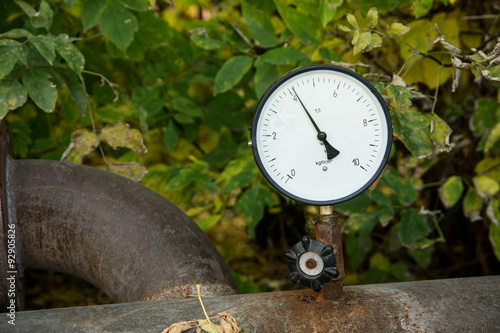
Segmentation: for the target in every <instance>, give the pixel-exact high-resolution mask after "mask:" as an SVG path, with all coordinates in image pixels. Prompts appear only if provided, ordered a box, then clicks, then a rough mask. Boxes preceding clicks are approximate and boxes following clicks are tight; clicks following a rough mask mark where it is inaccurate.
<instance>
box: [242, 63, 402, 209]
mask: <svg viewBox="0 0 500 333" xmlns="http://www.w3.org/2000/svg"><path fill="white" fill-rule="evenodd" d="M251 136H252V141H251V142H252V149H253V153H254V157H255V160H256V162H257V165H258V167H259V169H260V171H261V172H262V174H263V175H264V176H265V177H266V179H267V180H268V181H269V183H271V184H272V185H273V186H274V187H275V188H276V189H277V190H278V191H280V192H281V193H283V194H284V195H286V196H288V197H289V198H291V199H294V200H297V201H300V202H303V203H307V204H312V205H320V206H323V205H333V204H337V203H341V202H344V201H346V200H349V199H352V198H354V197H355V196H357V195H358V194H360V193H361V192H363V191H364V190H366V189H367V188H368V187H369V186H370V185H371V184H372V183H373V182H374V181H375V180H376V179H377V178H378V176H379V175H380V173H381V172H382V170H383V168H384V166H385V164H386V162H387V159H388V157H389V153H390V149H391V144H392V124H391V119H390V116H389V112H388V110H387V106H386V104H385V102H384V100H383V99H382V97H381V96H380V94H379V93H378V91H377V90H376V89H375V88H374V87H373V85H372V84H371V83H369V82H368V81H366V80H365V79H364V78H363V77H362V76H360V75H358V74H356V73H354V72H352V71H350V70H347V69H344V68H340V67H336V66H329V65H315V66H308V67H303V68H300V69H296V70H294V71H292V72H290V73H288V74H286V75H284V76H283V77H281V78H280V79H279V80H277V81H276V82H275V83H274V84H273V85H272V86H271V87H270V88H269V89H268V90H267V91H266V93H265V94H264V95H263V96H262V98H261V100H260V101H259V104H258V106H257V110H256V113H255V119H254V122H253V125H252V134H251Z"/></svg>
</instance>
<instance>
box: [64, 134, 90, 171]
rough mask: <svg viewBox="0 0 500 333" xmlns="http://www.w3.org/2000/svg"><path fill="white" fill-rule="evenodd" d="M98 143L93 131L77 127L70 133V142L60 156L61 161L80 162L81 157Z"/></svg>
mask: <svg viewBox="0 0 500 333" xmlns="http://www.w3.org/2000/svg"><path fill="white" fill-rule="evenodd" d="M98 145H99V138H98V137H97V135H96V134H95V133H94V132H91V131H89V130H87V129H79V130H76V131H74V132H73V133H72V134H71V142H70V144H69V146H68V148H66V150H65V151H64V153H63V156H62V157H61V161H69V162H73V163H82V161H83V158H84V157H85V156H87V155H89V154H90V153H92V152H93V151H94V150H95V148H96V147H97V146H98Z"/></svg>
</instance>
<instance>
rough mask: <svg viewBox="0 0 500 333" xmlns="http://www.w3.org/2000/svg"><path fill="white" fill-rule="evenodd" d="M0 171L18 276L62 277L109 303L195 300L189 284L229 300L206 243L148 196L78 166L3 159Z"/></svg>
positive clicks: (221, 270)
mask: <svg viewBox="0 0 500 333" xmlns="http://www.w3.org/2000/svg"><path fill="white" fill-rule="evenodd" d="M4 163H5V165H4V166H5V169H6V173H7V174H6V186H5V188H4V190H5V191H4V192H3V193H2V194H3V196H4V197H5V196H6V199H7V206H8V212H7V215H9V216H8V218H9V224H15V229H16V249H17V261H18V262H17V264H18V267H17V271H18V274H19V275H21V274H22V271H23V270H24V269H29V268H31V269H45V270H54V271H59V272H63V273H66V274H70V275H73V276H76V277H79V278H81V279H83V280H86V281H88V282H90V283H92V284H94V285H95V286H97V287H98V288H100V289H101V290H102V291H103V292H105V293H106V294H107V295H108V296H109V297H110V298H111V299H112V300H113V301H115V302H132V301H142V300H152V299H165V298H176V297H177V298H178V297H183V296H184V295H185V294H196V284H202V285H203V292H204V293H206V294H208V295H212V296H216V295H228V294H234V293H236V292H237V288H236V285H235V283H234V280H233V278H232V276H231V273H230V271H229V269H228V268H227V266H226V264H225V263H224V261H223V259H222V257H221V256H220V254H219V253H218V251H217V249H216V248H215V246H214V245H213V244H212V243H211V241H210V240H209V239H208V237H206V235H205V234H204V233H203V231H202V230H201V229H200V228H199V227H198V226H197V225H196V223H194V222H193V221H192V220H191V219H190V218H189V217H188V216H187V215H186V214H184V213H183V212H182V211H181V210H180V209H179V208H177V207H176V206H175V205H174V204H172V203H171V202H170V201H168V200H166V199H165V198H163V197H162V196H160V195H159V194H157V193H155V192H154V191H152V190H150V189H148V188H146V187H144V186H142V185H140V184H138V183H136V182H133V181H131V180H128V179H126V178H124V177H120V176H118V175H115V174H112V173H110V172H107V171H103V170H99V169H97V168H92V167H88V166H84V165H78V164H73V163H63V162H58V161H46V160H14V159H12V158H11V157H7V158H5V159H4ZM2 199H5V198H2ZM3 202H5V200H3ZM2 218H3V221H4V223H5V216H2ZM4 227H5V226H4ZM1 236H3V237H0V243H1V245H2V247H5V246H7V244H6V241H7V237H5V236H7V235H6V234H5V232H4V235H1ZM0 260H4V258H0ZM1 273H3V272H1ZM4 289H5V287H4ZM3 292H5V290H3ZM2 296H3V300H2V308H4V306H5V305H6V303H5V302H6V301H8V300H6V295H5V294H4V295H2ZM4 311H5V308H4Z"/></svg>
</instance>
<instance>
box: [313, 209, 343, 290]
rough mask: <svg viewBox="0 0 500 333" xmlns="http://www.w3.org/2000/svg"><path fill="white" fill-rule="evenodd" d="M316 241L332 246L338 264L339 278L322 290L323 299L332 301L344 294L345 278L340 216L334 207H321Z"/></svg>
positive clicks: (317, 222)
mask: <svg viewBox="0 0 500 333" xmlns="http://www.w3.org/2000/svg"><path fill="white" fill-rule="evenodd" d="M315 226H316V240H318V241H320V242H322V243H324V244H331V245H332V247H333V255H334V256H335V260H336V263H337V270H338V271H339V276H338V277H336V278H335V279H333V280H332V281H331V282H329V283H326V284H325V285H324V287H323V289H322V290H321V293H323V297H325V298H328V299H331V298H336V297H338V293H340V292H342V279H343V278H344V277H345V271H344V251H343V247H342V229H341V226H340V222H339V217H338V215H337V214H336V213H335V212H334V211H333V206H322V207H320V214H319V216H318V217H317V218H316V221H315Z"/></svg>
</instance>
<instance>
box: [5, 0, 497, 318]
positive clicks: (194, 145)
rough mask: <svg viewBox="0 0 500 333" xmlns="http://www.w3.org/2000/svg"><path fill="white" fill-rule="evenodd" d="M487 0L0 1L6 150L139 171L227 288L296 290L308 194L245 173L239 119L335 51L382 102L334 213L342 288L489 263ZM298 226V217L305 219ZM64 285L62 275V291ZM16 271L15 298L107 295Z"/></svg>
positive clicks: (491, 151)
mask: <svg viewBox="0 0 500 333" xmlns="http://www.w3.org/2000/svg"><path fill="white" fill-rule="evenodd" d="M499 10H500V1H497V0H494V1H470V0H435V1H432V0H392V1H386V0H302V1H298V0H274V1H268V0H253V1H247V2H245V1H240V0H222V1H210V0H177V1H175V3H174V1H162V0H41V1H40V0H26V1H18V0H16V1H2V3H1V4H0V12H1V13H2V20H0V32H1V33H0V78H1V79H0V116H1V117H3V118H4V119H5V120H6V121H7V123H8V126H9V129H10V132H11V137H12V140H13V143H14V151H15V155H16V158H18V159H25V158H34V159H54V160H65V161H72V162H75V163H85V164H88V165H92V166H96V167H100V168H106V169H108V170H110V171H112V172H117V173H119V174H122V175H125V176H127V177H130V178H132V179H136V180H138V181H139V180H140V182H141V183H142V184H144V185H145V186H148V187H150V188H152V189H153V190H155V191H157V192H158V193H160V194H162V195H163V196H164V197H166V198H167V199H169V200H171V201H172V202H174V203H175V204H176V205H178V206H179V207H180V208H181V209H183V210H184V211H185V212H186V213H187V214H188V215H189V216H191V217H192V218H193V220H195V221H196V222H197V223H198V225H199V226H200V227H201V228H202V229H204V230H205V231H206V233H207V234H208V235H209V237H210V238H211V239H212V240H213V242H214V243H215V244H216V246H217V247H218V249H219V251H220V252H221V253H222V255H223V257H224V258H225V260H226V262H227V263H228V265H229V267H230V269H231V271H232V272H233V274H234V276H235V278H236V280H237V282H238V284H239V287H240V290H241V292H256V291H269V290H285V289H290V288H297V286H294V285H291V284H290V283H289V282H288V281H287V274H288V271H287V268H286V264H285V261H284V257H283V253H284V252H285V251H286V250H288V249H289V248H291V246H292V245H293V244H294V243H296V242H297V241H298V240H299V239H300V237H301V236H302V235H303V234H306V233H307V234H309V235H311V236H314V228H313V227H312V226H311V224H310V220H311V219H312V218H313V217H314V216H315V215H316V214H317V213H318V211H317V208H316V207H310V206H305V205H301V204H297V203H294V202H291V201H290V200H288V199H286V198H284V197H282V196H280V195H279V194H278V193H277V192H276V191H274V190H273V189H272V188H271V187H270V186H269V185H268V184H267V182H266V181H265V180H264V179H263V177H262V176H261V175H260V174H259V172H258V170H257V167H256V165H255V163H254V161H253V157H252V155H251V151H250V149H249V148H248V147H247V141H248V139H249V133H248V130H247V128H248V126H249V125H250V124H251V121H252V117H253V112H254V110H255V107H256V104H257V102H258V99H259V97H260V96H261V95H262V94H263V93H264V91H265V90H266V89H267V87H268V86H269V85H270V84H271V83H272V82H273V81H274V80H275V79H277V78H278V77H279V76H280V75H282V74H284V73H286V72H288V71H290V70H292V69H293V68H296V67H298V66H304V65H308V64H319V63H334V64H337V65H340V66H344V67H348V68H350V69H352V70H354V71H356V72H358V73H360V74H362V75H364V76H365V77H366V78H367V79H369V80H370V81H371V82H372V83H373V84H374V85H375V87H376V88H377V89H378V90H379V91H380V92H381V93H382V94H383V96H384V98H385V99H386V102H387V103H388V105H389V107H390V112H391V116H392V120H393V126H394V144H393V149H392V152H391V158H390V161H389V163H388V166H387V167H386V170H385V172H384V174H383V177H382V178H381V180H380V181H379V182H378V183H377V184H376V186H374V187H373V188H372V189H370V191H367V192H366V193H364V194H362V195H360V196H359V197H358V198H356V199H355V200H352V201H350V202H348V203H345V204H341V205H338V206H336V207H335V208H336V210H337V211H338V212H339V213H340V214H341V220H342V225H343V232H344V246H345V251H344V253H345V259H346V273H347V276H346V278H345V280H344V283H345V284H359V283H379V282H391V281H411V280H418V279H435V278H450V277H461V276H480V275H489V274H499V273H500V267H499V261H498V260H499V259H500V224H499V221H500V204H499V197H500V190H499V188H500V185H499V183H500V125H499V123H500V106H499V101H500V94H499V89H498V87H499V81H500V67H499V64H500V44H499V43H498V38H499V37H500V34H499V33H498V31H499V30H500V29H499V18H500V16H499V14H498V13H499ZM306 222H307V224H306ZM61 285H62V286H61ZM106 302H109V299H107V298H106V297H105V295H103V294H102V292H99V291H97V290H95V289H93V288H92V287H91V286H89V285H87V284H85V283H84V282H82V281H78V280H75V279H72V278H71V277H67V276H64V275H61V274H58V273H56V272H28V275H27V308H32V309H36V308H47V307H58V306H72V305H86V304H95V303H106Z"/></svg>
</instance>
